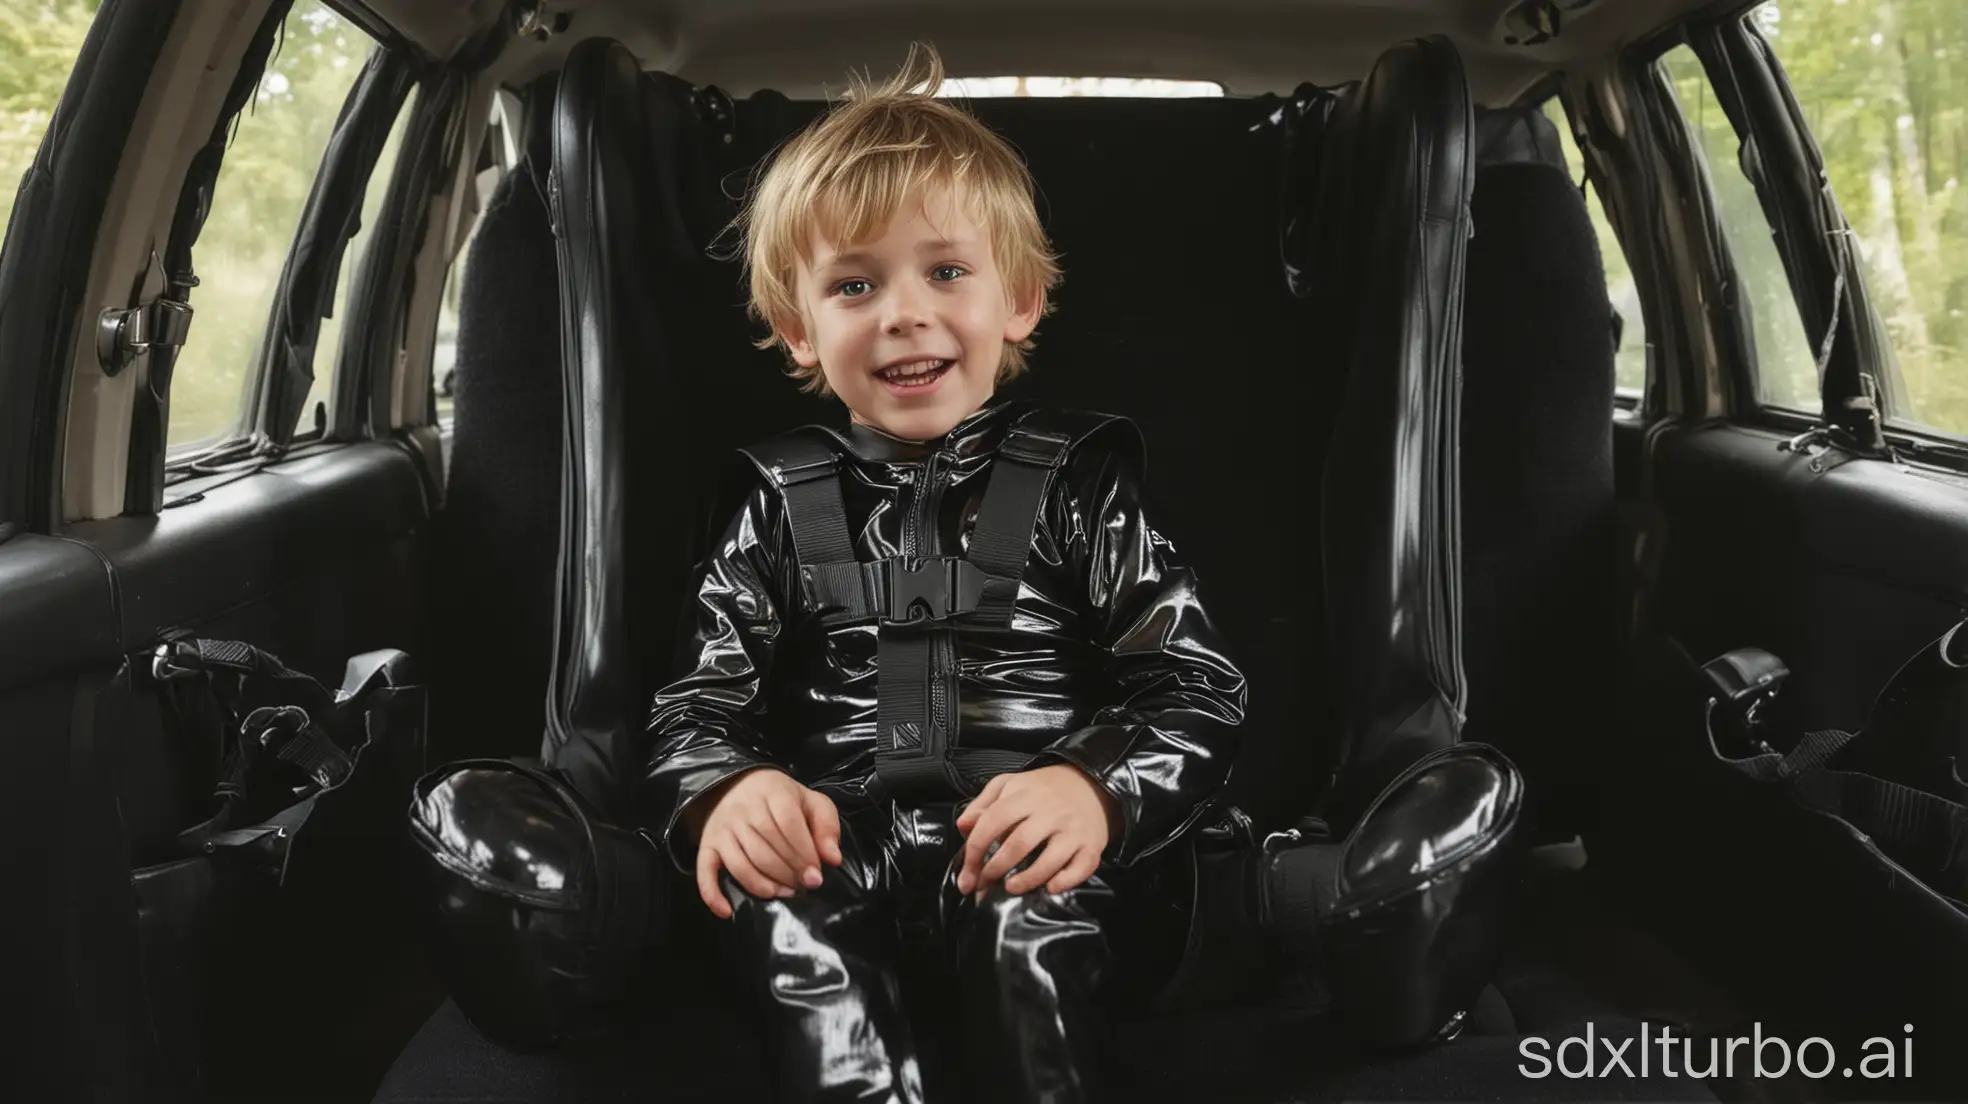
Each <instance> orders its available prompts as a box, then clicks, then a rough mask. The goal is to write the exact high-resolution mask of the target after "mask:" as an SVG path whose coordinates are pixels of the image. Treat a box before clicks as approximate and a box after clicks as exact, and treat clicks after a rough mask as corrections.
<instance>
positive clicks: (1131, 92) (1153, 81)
mask: <svg viewBox="0 0 1968 1104" xmlns="http://www.w3.org/2000/svg"><path fill="white" fill-rule="evenodd" d="M937 95H939V96H952V97H961V98H963V99H969V100H982V99H991V98H997V97H1003V96H1048V97H1057V96H1134V97H1156V96H1166V97H1169V98H1171V99H1179V98H1182V97H1195V96H1221V95H1223V86H1222V85H1220V84H1218V83H1216V82H1215V81H1195V80H1162V79H1159V78H1153V77H954V78H951V79H950V80H946V81H944V82H943V84H942V87H940V88H939V89H937Z"/></svg>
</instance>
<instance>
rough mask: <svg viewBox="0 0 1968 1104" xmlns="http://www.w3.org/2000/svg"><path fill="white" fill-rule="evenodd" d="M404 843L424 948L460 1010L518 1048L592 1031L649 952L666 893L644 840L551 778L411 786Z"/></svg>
mask: <svg viewBox="0 0 1968 1104" xmlns="http://www.w3.org/2000/svg"><path fill="white" fill-rule="evenodd" d="M410 835H411V840H412V842H413V844H414V851H415V854H416V857H417V860H418V861H417V871H418V874H419V877H420V878H421V879H422V881H423V883H424V892H423V894H422V903H423V908H422V914H421V916H420V917H419V919H420V921H421V923H422V925H423V926H424V929H425V932H426V936H427V938H426V939H425V941H424V942H425V946H426V948H427V949H428V951H429V953H430V955H431V960H432V964H433V966H434V967H435V969H436V970H437V973H438V974H439V976H441V977H442V978H443V979H444V982H445V984H446V987H447V988H448V989H449V990H450V992H451V994H452V996H453V997H454V998H455V999H456V1000H457V1002H458V1007H459V1008H460V1009H461V1010H462V1011H463V1012H464V1013H465V1015H466V1016H467V1017H468V1018H469V1019H470V1020H471V1021H472V1023H473V1024H474V1025H476V1026H477V1027H478V1028H479V1030H480V1031H483V1032H484V1033H485V1034H486V1036H487V1037H489V1038H492V1039H496V1040H498V1041H500V1042H503V1043H508V1044H514V1045H519V1046H538V1045H548V1044H554V1043H560V1042H565V1041H568V1040H571V1039H575V1038H579V1037H582V1036H585V1035H592V1034H598V1033H603V1032H606V1031H608V1030H609V1029H611V1028H612V1027H615V1026H617V1024H616V1023H615V1020H616V1019H617V1018H618V1017H619V1016H620V1013H621V1011H622V1008H623V1007H624V1005H625V1002H626V1001H627V1000H628V998H629V997H630V996H631V995H633V990H634V989H635V988H636V987H637V986H638V984H639V983H641V982H642V981H643V980H644V979H643V978H642V977H641V975H640V971H641V968H642V965H643V963H644V962H645V961H646V956H647V955H649V954H651V953H660V948H661V946H662V938H661V937H662V934H663V931H662V927H663V925H662V918H663V916H664V912H665V902H666V900H667V893H666V892H665V885H666V879H665V878H664V877H663V870H662V867H661V862H660V859H659V857H658V856H657V854H656V851H655V849H654V847H653V846H651V844H650V842H649V841H648V840H647V839H646V838H644V837H642V836H640V835H636V834H633V833H629V832H625V831H623V830H622V829H620V828H618V827H615V826H613V825H609V824H606V823H603V822H602V821H600V820H598V819H596V818H595V816H594V815H593V810H591V809H590V808H589V807H588V806H587V803H586V802H585V800H584V799H583V798H582V797H581V796H580V795H579V794H578V793H577V792H576V791H575V790H573V789H572V788H571V787H569V786H567V785H565V784H563V783H562V782H561V781H560V780H559V779H557V778H555V777H553V776H551V775H549V774H546V773H543V772H540V771H536V770H531V769H528V768H526V767H522V766H519V765H517V764H514V763H510V762H505V761H502V760H464V761H461V762H458V763H453V764H450V765H447V766H445V767H442V768H440V769H438V770H436V771H433V772H431V773H430V774H429V775H427V776H425V778H424V779H422V780H421V781H420V782H418V784H417V787H416V791H415V795H414V799H413V801H412V803H411V807H410Z"/></svg>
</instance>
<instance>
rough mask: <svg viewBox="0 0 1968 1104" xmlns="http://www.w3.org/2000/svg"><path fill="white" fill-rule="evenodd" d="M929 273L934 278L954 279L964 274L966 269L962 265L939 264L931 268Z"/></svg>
mask: <svg viewBox="0 0 1968 1104" xmlns="http://www.w3.org/2000/svg"><path fill="white" fill-rule="evenodd" d="M929 274H930V278H931V279H934V280H954V279H956V278H957V277H959V276H962V275H963V274H964V270H963V267H962V266H961V265H953V264H946V265H937V266H936V267H935V268H933V269H930V271H929Z"/></svg>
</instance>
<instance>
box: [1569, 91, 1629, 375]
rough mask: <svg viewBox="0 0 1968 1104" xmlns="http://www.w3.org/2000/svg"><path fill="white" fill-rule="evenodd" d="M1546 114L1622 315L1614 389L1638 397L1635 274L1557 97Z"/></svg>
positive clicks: (1609, 291) (1608, 287)
mask: <svg viewBox="0 0 1968 1104" xmlns="http://www.w3.org/2000/svg"><path fill="white" fill-rule="evenodd" d="M1544 114H1545V117H1546V118H1548V119H1550V120H1551V122H1552V124H1553V125H1555V126H1556V127H1557V128H1558V135H1559V141H1560V142H1561V143H1562V144H1563V147H1564V151H1565V164H1566V165H1567V166H1568V167H1569V169H1570V171H1571V172H1572V174H1573V175H1574V176H1575V177H1577V178H1578V179H1579V180H1580V181H1581V187H1583V188H1584V189H1585V207H1586V210H1587V211H1588V212H1589V213H1590V214H1591V216H1592V229H1593V230H1594V231H1595V232H1596V233H1597V235H1598V238H1599V256H1600V258H1601V261H1602V263H1603V264H1604V265H1605V269H1606V296H1607V298H1609V299H1611V300H1612V304H1613V310H1614V311H1615V312H1616V313H1617V314H1618V315H1619V322H1620V341H1619V351H1618V354H1617V355H1616V356H1615V357H1614V360H1613V385H1614V387H1615V388H1616V389H1617V390H1618V391H1619V392H1620V393H1621V394H1624V395H1629V396H1634V397H1638V396H1639V394H1640V393H1641V392H1642V391H1643V390H1645V389H1646V386H1647V322H1646V319H1645V318H1643V317H1642V316H1641V313H1640V288H1639V285H1638V284H1637V283H1635V282H1634V279H1633V271H1632V270H1631V269H1630V268H1628V267H1627V263H1626V254H1625V252H1623V251H1622V250H1621V249H1620V243H1619V236H1618V235H1616V234H1614V233H1613V224H1612V222H1611V221H1609V220H1608V219H1607V218H1606V209H1605V207H1603V206H1602V205H1601V204H1600V203H1599V195H1598V193H1597V192H1595V191H1594V190H1593V188H1592V185H1591V184H1590V183H1589V182H1585V180H1584V177H1585V159H1584V158H1583V157H1582V156H1581V155H1580V153H1579V149H1578V144H1577V143H1576V142H1575V141H1574V140H1573V138H1572V127H1571V123H1570V122H1569V121H1567V119H1566V117H1565V108H1564V105H1563V104H1562V103H1561V102H1560V101H1559V100H1558V98H1557V97H1556V96H1554V97H1552V98H1551V99H1549V100H1546V101H1545V102H1544Z"/></svg>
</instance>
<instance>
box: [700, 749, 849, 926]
mask: <svg viewBox="0 0 1968 1104" xmlns="http://www.w3.org/2000/svg"><path fill="white" fill-rule="evenodd" d="M721 789H722V790H723V792H722V793H716V794H712V795H709V796H707V798H706V805H707V808H706V809H705V812H704V814H703V824H702V826H701V827H700V828H699V829H698V832H697V892H698V895H699V896H701V897H703V899H704V905H705V907H707V908H709V909H710V910H711V912H712V913H713V914H714V915H716V916H717V917H718V918H719V919H720V920H729V919H731V902H730V901H727V900H725V897H724V892H723V891H722V890H721V889H719V888H718V871H719V870H720V869H723V870H729V871H730V872H731V876H732V877H733V878H734V879H736V880H737V882H738V884H739V885H741V886H744V887H745V892H747V893H750V894H751V895H752V896H754V897H760V898H768V899H769V898H773V897H791V896H792V895H793V894H794V893H797V892H798V891H799V888H800V887H801V886H802V885H803V886H805V887H806V888H808V889H812V888H814V887H817V886H818V885H819V884H820V864H821V863H822V862H825V863H826V864H827V865H829V866H839V865H840V864H841V850H840V813H839V811H838V810H836V809H835V808H834V803H833V802H832V801H830V800H828V798H827V796H826V795H825V794H822V793H818V792H816V791H814V790H809V789H807V788H806V787H805V786H802V785H800V784H799V783H798V782H795V781H793V778H792V776H791V775H788V774H786V773H785V772H784V771H779V770H774V769H772V768H770V767H761V768H759V769H756V770H749V771H746V772H745V773H744V774H741V775H739V776H738V777H737V778H734V779H732V780H731V781H729V782H727V783H725V784H724V785H723V786H722V787H721Z"/></svg>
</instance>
